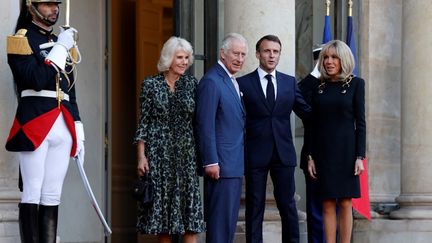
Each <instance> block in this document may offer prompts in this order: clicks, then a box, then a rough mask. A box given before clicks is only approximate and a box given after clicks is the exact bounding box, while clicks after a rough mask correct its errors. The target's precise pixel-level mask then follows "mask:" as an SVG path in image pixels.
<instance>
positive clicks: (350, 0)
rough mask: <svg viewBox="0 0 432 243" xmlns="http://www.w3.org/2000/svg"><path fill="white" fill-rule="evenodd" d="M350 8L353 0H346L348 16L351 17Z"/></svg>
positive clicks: (351, 8)
mask: <svg viewBox="0 0 432 243" xmlns="http://www.w3.org/2000/svg"><path fill="white" fill-rule="evenodd" d="M352 10H353V1H352V0H349V1H348V16H349V17H352Z"/></svg>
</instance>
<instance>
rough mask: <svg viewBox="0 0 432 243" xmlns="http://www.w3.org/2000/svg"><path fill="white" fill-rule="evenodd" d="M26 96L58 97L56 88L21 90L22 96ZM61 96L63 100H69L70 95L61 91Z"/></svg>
mask: <svg viewBox="0 0 432 243" xmlns="http://www.w3.org/2000/svg"><path fill="white" fill-rule="evenodd" d="M26 96H39V97H48V98H57V92H56V91H54V90H41V91H36V90H32V89H26V90H23V91H21V97H26ZM60 97H62V100H67V101H69V95H68V94H65V93H64V92H63V91H60Z"/></svg>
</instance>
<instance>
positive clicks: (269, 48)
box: [238, 35, 311, 243]
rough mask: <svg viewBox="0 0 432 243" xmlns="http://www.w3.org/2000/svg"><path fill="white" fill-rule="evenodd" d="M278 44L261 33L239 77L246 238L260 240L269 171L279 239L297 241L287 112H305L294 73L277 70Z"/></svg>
mask: <svg viewBox="0 0 432 243" xmlns="http://www.w3.org/2000/svg"><path fill="white" fill-rule="evenodd" d="M281 47H282V45H281V42H280V40H279V38H278V37H277V36H274V35H266V36H264V37H262V38H261V39H260V40H259V41H258V42H257V44H256V57H257V59H258V60H259V67H258V69H256V70H255V71H253V72H251V73H249V74H247V75H245V76H243V77H241V78H239V79H238V80H239V85H240V90H241V92H242V93H243V100H244V104H245V107H246V114H247V116H246V148H245V151H246V153H245V156H246V158H245V165H246V166H245V168H246V242H248V243H262V242H263V237H262V223H263V218H264V209H265V201H266V185H267V176H268V173H269V172H270V176H271V179H272V181H273V185H274V192H273V193H274V197H275V200H276V205H277V207H278V209H279V214H280V216H281V220H282V242H283V243H287V242H299V226H298V215H297V207H296V203H295V200H294V193H295V182H294V170H295V167H296V163H297V162H296V153H295V149H294V144H293V138H292V134H291V123H290V120H291V111H294V112H295V113H296V114H297V115H298V116H299V117H300V118H306V116H308V115H309V114H310V111H311V109H310V107H309V105H308V104H307V103H306V102H305V100H304V99H303V97H302V95H301V93H300V91H299V89H298V87H297V82H296V80H295V78H294V77H291V76H289V75H286V74H283V73H281V72H278V71H276V66H277V65H278V62H279V58H280V54H281V49H282V48H281Z"/></svg>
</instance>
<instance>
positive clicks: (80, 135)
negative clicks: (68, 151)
mask: <svg viewBox="0 0 432 243" xmlns="http://www.w3.org/2000/svg"><path fill="white" fill-rule="evenodd" d="M75 132H76V138H77V149H76V153H75V156H74V157H78V159H79V161H80V162H81V164H82V165H84V153H85V150H84V141H85V137H84V126H83V124H82V122H80V121H76V122H75Z"/></svg>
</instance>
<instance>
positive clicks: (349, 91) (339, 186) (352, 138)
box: [310, 77, 366, 199]
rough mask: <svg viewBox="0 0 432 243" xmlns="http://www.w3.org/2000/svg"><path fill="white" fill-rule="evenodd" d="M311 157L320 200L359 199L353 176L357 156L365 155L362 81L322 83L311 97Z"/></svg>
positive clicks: (363, 83)
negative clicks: (315, 171) (347, 83)
mask: <svg viewBox="0 0 432 243" xmlns="http://www.w3.org/2000/svg"><path fill="white" fill-rule="evenodd" d="M320 90H322V92H320ZM310 102H311V106H312V110H313V119H312V121H311V125H312V129H311V137H312V140H311V142H312V145H311V154H312V157H313V158H314V161H315V165H316V169H317V177H318V185H319V193H320V196H321V197H322V198H323V199H337V198H358V197H360V186H359V177H358V176H355V175H354V167H355V161H356V157H357V156H362V157H364V156H365V147H366V121H365V82H364V80H363V79H361V78H357V77H354V78H353V79H352V80H351V82H349V85H346V84H345V85H344V82H343V81H339V82H330V81H325V82H324V85H322V87H321V88H318V87H317V89H316V91H315V92H312V94H311V99H310Z"/></svg>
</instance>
